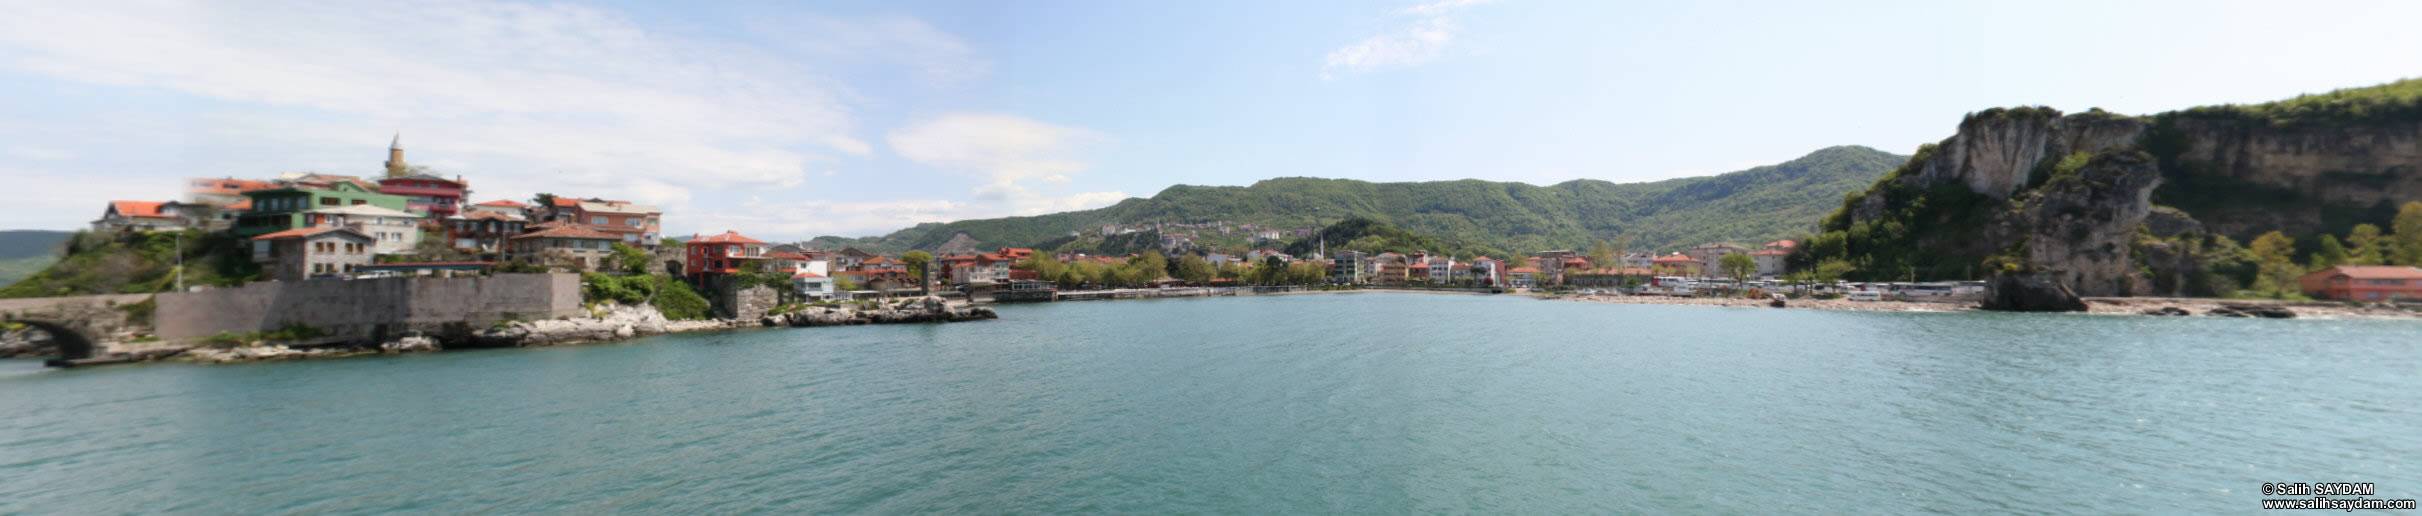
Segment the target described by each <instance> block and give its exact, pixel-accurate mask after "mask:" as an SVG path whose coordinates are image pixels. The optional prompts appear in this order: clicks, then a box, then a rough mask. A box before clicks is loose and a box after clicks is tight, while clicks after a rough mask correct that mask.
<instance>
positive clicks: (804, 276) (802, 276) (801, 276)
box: [791, 271, 824, 279]
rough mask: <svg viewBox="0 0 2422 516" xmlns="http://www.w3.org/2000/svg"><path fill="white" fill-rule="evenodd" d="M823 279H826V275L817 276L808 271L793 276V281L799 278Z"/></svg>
mask: <svg viewBox="0 0 2422 516" xmlns="http://www.w3.org/2000/svg"><path fill="white" fill-rule="evenodd" d="M822 277H824V275H822V274H816V273H813V272H807V271H799V273H798V274H792V275H791V279H799V278H822Z"/></svg>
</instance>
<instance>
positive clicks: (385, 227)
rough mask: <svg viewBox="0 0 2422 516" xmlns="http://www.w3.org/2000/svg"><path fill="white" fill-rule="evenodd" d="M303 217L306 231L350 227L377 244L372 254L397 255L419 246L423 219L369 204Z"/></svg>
mask: <svg viewBox="0 0 2422 516" xmlns="http://www.w3.org/2000/svg"><path fill="white" fill-rule="evenodd" d="M303 213H304V217H305V218H304V220H305V221H307V222H309V224H307V225H306V227H315V228H344V227H350V228H353V230H355V231H360V232H362V234H364V235H370V238H371V239H374V240H377V241H378V245H377V246H376V249H375V250H374V251H372V252H374V253H377V254H397V253H409V252H412V248H414V247H419V246H420V221H421V215H420V214H418V213H412V212H408V211H402V210H396V209H389V208H381V207H378V206H373V205H368V204H356V205H352V206H340V207H335V208H321V209H316V210H311V211H307V212H303Z"/></svg>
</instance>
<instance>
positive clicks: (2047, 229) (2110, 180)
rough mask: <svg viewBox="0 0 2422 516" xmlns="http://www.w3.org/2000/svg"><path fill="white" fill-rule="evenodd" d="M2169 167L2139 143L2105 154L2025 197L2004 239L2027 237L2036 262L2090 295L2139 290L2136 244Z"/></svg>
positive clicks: (2009, 216)
mask: <svg viewBox="0 0 2422 516" xmlns="http://www.w3.org/2000/svg"><path fill="white" fill-rule="evenodd" d="M2160 185H2161V171H2160V169H2158V168H2156V167H2155V166H2154V161H2153V156H2152V155H2150V154H2145V153H2144V152H2142V151H2137V150H2133V149H2112V150H2106V151H2103V152H2102V153H2101V154H2097V155H2095V156H2094V158H2093V159H2092V160H2091V161H2088V162H2087V163H2086V165H2085V167H2084V168H2082V169H2079V170H2077V171H2076V172H2074V173H2072V174H2069V175H2063V176H2060V177H2053V178H2050V180H2049V181H2047V182H2046V183H2044V185H2043V186H2042V187H2040V188H2035V189H2032V190H2028V191H2027V192H2026V193H2025V194H2022V195H2020V196H2019V197H2018V203H2019V208H2018V209H2016V210H2011V211H2009V212H2005V213H2003V215H2002V218H2001V221H2000V223H2001V225H2002V228H2000V230H1999V231H1996V233H1997V235H1996V239H1998V240H2002V241H2016V242H2023V244H2022V245H2023V247H2024V250H2025V253H2026V254H2025V256H2026V257H2027V261H2028V264H2029V265H2031V266H2034V267H2036V268H2038V269H2037V270H2041V271H2043V272H2046V273H2047V276H2048V277H2049V279H2052V280H2054V281H2057V282H2059V283H2061V284H2063V285H2067V286H2068V288H2069V289H2070V290H2072V291H2075V292H2076V293H2078V294H2079V295H2085V296H2112V295H2128V294H2133V293H2135V291H2136V290H2139V289H2137V288H2135V287H2134V284H2133V282H2132V281H2131V278H2130V277H2129V276H2130V274H2132V273H2133V272H2135V270H2136V262H2135V260H2133V259H2131V257H2130V254H2129V251H2130V247H2131V246H2130V244H2132V243H2133V242H2134V240H2135V239H2136V228H2137V227H2138V226H2141V225H2143V224H2144V223H2145V217H2146V215H2147V214H2149V213H2151V212H2152V210H2153V189H2154V188H2155V187H2158V186H2160Z"/></svg>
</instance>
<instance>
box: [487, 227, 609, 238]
mask: <svg viewBox="0 0 2422 516" xmlns="http://www.w3.org/2000/svg"><path fill="white" fill-rule="evenodd" d="M524 238H578V239H584V240H619V239H620V237H616V236H614V235H608V234H605V232H602V231H597V230H594V229H589V228H585V227H580V226H557V227H554V228H549V229H546V230H543V231H539V232H536V233H523V234H519V235H514V236H513V239H514V240H520V239H524Z"/></svg>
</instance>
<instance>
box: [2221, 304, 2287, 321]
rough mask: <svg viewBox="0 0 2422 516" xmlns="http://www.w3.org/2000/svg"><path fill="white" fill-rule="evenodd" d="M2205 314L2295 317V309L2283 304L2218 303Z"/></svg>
mask: <svg viewBox="0 0 2422 516" xmlns="http://www.w3.org/2000/svg"><path fill="white" fill-rule="evenodd" d="M2205 315H2211V316H2215V317H2261V318H2264V319H2294V318H2296V312H2295V311H2293V310H2288V309H2287V307H2283V306H2270V305H2220V308H2214V309H2212V311H2210V312H2206V313H2205Z"/></svg>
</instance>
